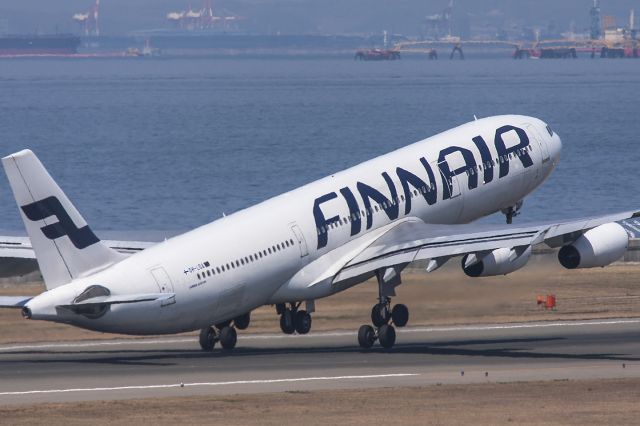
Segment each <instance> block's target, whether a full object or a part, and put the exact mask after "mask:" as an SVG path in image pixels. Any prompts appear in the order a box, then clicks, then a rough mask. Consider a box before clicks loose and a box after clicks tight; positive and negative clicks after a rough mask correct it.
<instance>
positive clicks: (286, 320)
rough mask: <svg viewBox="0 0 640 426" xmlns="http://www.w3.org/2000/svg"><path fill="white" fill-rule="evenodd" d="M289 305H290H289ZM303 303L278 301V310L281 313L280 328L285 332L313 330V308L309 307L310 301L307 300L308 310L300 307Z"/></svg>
mask: <svg viewBox="0 0 640 426" xmlns="http://www.w3.org/2000/svg"><path fill="white" fill-rule="evenodd" d="M287 305H288V306H287ZM300 305H301V303H300V302H298V303H288V304H287V303H278V304H277V305H276V312H277V313H278V315H280V329H281V330H282V332H283V333H284V334H293V333H294V332H295V333H298V334H307V333H308V332H309V331H311V313H310V312H313V309H312V308H311V309H310V308H309V305H310V303H309V302H307V310H308V311H305V310H304V309H299V308H300Z"/></svg>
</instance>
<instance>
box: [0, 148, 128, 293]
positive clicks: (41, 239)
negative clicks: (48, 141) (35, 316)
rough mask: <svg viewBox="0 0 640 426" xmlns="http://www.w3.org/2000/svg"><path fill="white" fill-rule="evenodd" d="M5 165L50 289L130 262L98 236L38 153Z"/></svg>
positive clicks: (26, 153) (7, 160) (10, 159)
mask: <svg viewBox="0 0 640 426" xmlns="http://www.w3.org/2000/svg"><path fill="white" fill-rule="evenodd" d="M2 164H3V166H4V170H5V172H6V173H7V177H8V178H9V184H10V185H11V189H12V190H13V195H14V197H15V199H16V202H17V203H18V207H19V209H20V215H21V216H22V220H23V221H24V226H25V228H26V229H27V233H28V235H29V238H30V239H31V245H32V247H33V250H34V252H35V254H36V258H37V260H38V265H39V266H40V271H41V272H42V277H43V278H44V281H45V284H46V286H47V289H52V288H55V287H58V286H60V285H63V284H66V283H68V282H70V281H72V280H73V279H75V278H79V277H82V276H86V275H90V274H91V273H94V272H96V271H98V270H100V269H103V268H105V267H107V266H109V265H112V264H114V263H116V262H118V261H120V260H121V259H123V258H124V255H122V254H120V253H118V252H116V251H115V250H112V249H111V248H109V247H107V246H106V245H105V244H103V243H102V242H101V241H100V239H99V238H98V237H97V236H96V235H95V234H94V233H93V231H92V230H91V228H89V226H88V225H87V223H86V222H85V220H84V219H83V218H82V216H81V215H80V213H79V212H78V210H76V208H75V207H74V206H73V204H71V202H70V201H69V199H68V198H67V196H66V195H65V194H64V192H62V190H61V189H60V187H59V186H58V184H56V182H55V181H54V180H53V178H52V177H51V175H49V173H48V172H47V170H46V169H45V168H44V166H43V165H42V163H41V162H40V160H38V157H36V155H35V154H34V153H33V152H31V151H30V150H28V149H26V150H23V151H20V152H17V153H15V154H12V155H9V156H7V157H5V158H3V159H2Z"/></svg>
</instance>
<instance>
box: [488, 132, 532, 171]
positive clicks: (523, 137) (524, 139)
mask: <svg viewBox="0 0 640 426" xmlns="http://www.w3.org/2000/svg"><path fill="white" fill-rule="evenodd" d="M511 131H514V132H516V134H517V135H518V138H519V139H520V143H519V144H517V145H514V146H512V147H510V148H507V147H506V145H505V143H504V139H502V135H504V134H505V133H508V132H511ZM494 143H495V145H496V150H497V151H498V156H499V157H500V158H502V159H501V160H500V174H499V176H500V177H501V178H503V177H505V176H506V175H508V174H509V154H511V153H514V154H515V155H516V157H518V158H520V161H521V162H522V165H523V166H524V167H525V168H526V167H531V166H532V165H533V161H532V160H531V156H530V155H529V150H527V149H525V148H526V147H527V146H529V137H528V136H527V133H526V132H525V131H524V130H522V129H520V128H519V127H515V126H502V127H500V128H499V129H498V130H496V138H495V141H494ZM518 151H520V155H517V154H518Z"/></svg>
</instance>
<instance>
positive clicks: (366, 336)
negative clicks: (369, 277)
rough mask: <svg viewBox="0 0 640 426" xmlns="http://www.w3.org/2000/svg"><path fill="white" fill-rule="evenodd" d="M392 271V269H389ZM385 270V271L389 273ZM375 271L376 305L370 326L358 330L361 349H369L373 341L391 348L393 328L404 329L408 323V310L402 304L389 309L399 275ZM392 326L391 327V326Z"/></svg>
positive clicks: (393, 342) (394, 337)
mask: <svg viewBox="0 0 640 426" xmlns="http://www.w3.org/2000/svg"><path fill="white" fill-rule="evenodd" d="M389 270H391V271H393V269H389ZM389 270H387V271H389ZM383 272H384V271H377V272H376V276H377V277H378V303H377V304H375V305H374V306H373V308H372V309H371V323H372V324H373V327H372V326H370V325H363V326H361V327H360V329H359V330H358V343H359V344H360V347H361V348H363V349H369V348H371V347H372V346H373V344H374V343H375V341H376V340H377V341H379V342H380V346H382V347H383V348H385V349H389V348H391V347H393V345H394V344H395V343H396V330H395V328H394V327H393V326H394V325H395V326H396V327H404V326H405V325H407V323H408V322H409V309H408V308H407V307H406V306H405V305H403V304H400V303H399V304H397V305H395V306H394V307H393V309H392V308H391V297H390V296H395V290H394V287H395V286H396V285H398V284H400V275H399V273H398V272H397V271H394V272H393V273H389V272H384V273H383ZM392 324H393V325H392Z"/></svg>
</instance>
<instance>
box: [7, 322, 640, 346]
mask: <svg viewBox="0 0 640 426" xmlns="http://www.w3.org/2000/svg"><path fill="white" fill-rule="evenodd" d="M620 324H640V318H631V319H610V320H584V321H554V322H530V323H511V324H487V325H460V326H439V327H411V328H405V329H398V330H396V331H397V333H398V334H410V333H438V332H450V331H490V330H516V329H526V328H550V327H581V326H589V325H620ZM355 335H356V332H355V331H325V332H317V333H311V334H304V335H287V334H272V333H270V334H245V335H242V336H241V338H242V339H243V340H245V339H246V340H267V339H269V340H273V339H313V338H318V337H345V336H355ZM196 340H197V339H196V338H195V337H184V338H174V339H130V340H128V339H123V340H117V341H104V342H99V341H94V342H86V341H85V342H83V341H78V342H67V343H41V344H38V343H36V344H28V345H13V346H4V347H1V346H0V352H11V351H19V350H37V349H64V348H73V349H77V348H91V347H101V346H123V345H167V344H173V343H195V342H196Z"/></svg>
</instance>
